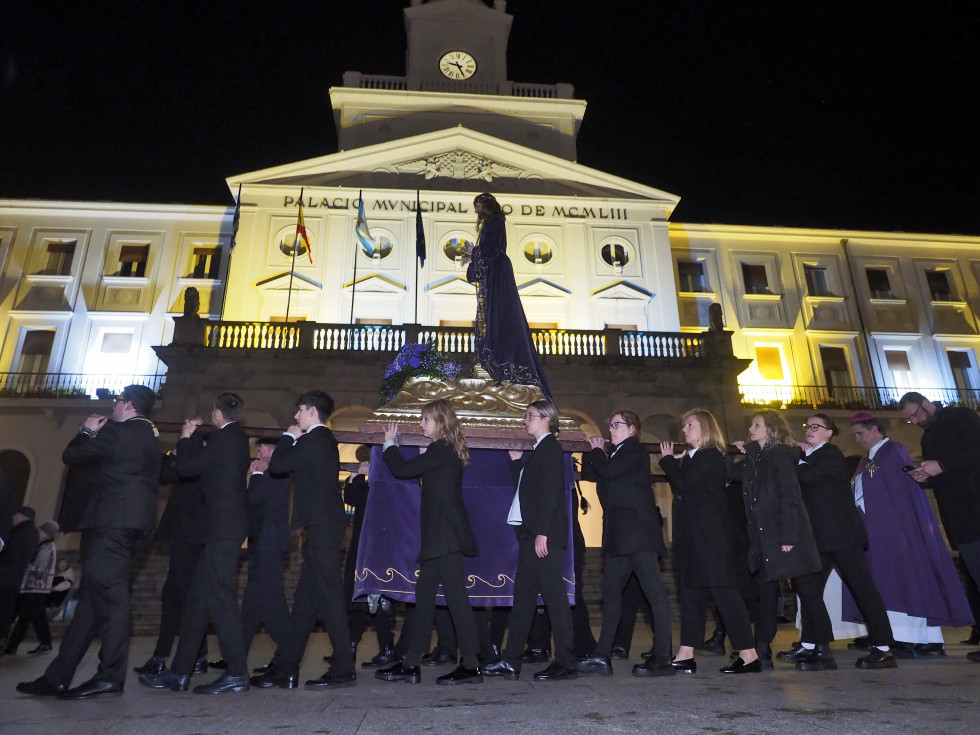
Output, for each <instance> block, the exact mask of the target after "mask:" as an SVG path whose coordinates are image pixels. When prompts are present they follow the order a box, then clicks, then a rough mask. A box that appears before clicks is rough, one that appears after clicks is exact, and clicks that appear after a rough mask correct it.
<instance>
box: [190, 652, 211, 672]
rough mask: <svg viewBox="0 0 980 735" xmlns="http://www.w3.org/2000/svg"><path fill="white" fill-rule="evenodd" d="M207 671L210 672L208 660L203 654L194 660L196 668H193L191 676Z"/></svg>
mask: <svg viewBox="0 0 980 735" xmlns="http://www.w3.org/2000/svg"><path fill="white" fill-rule="evenodd" d="M206 673H208V660H207V658H205V657H204V656H201V658H199V659H198V660H197V661H195V662H194V668H193V669H191V676H193V675H194V674H206Z"/></svg>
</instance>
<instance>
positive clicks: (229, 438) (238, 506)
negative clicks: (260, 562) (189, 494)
mask: <svg viewBox="0 0 980 735" xmlns="http://www.w3.org/2000/svg"><path fill="white" fill-rule="evenodd" d="M250 462H251V456H250V451H249V446H248V437H246V436H245V432H244V431H242V427H241V424H239V423H238V422H237V421H233V422H231V423H229V424H225V426H224V427H223V428H221V429H216V430H215V431H212V432H211V434H210V436H208V438H207V443H205V441H204V438H203V437H201V436H200V435H198V434H194V435H192V436H190V437H188V438H186V439H181V440H180V441H178V442H177V472H178V473H179V474H180V475H181V476H183V477H197V478H199V479H198V482H199V483H200V486H201V495H202V496H203V498H204V507H205V508H206V509H207V531H206V532H205V537H204V540H205V543H207V542H208V541H231V540H235V541H238V542H239V543H241V542H242V541H244V540H245V536H246V535H247V534H248V512H247V511H246V509H245V474H246V473H247V472H248V466H249V463H250Z"/></svg>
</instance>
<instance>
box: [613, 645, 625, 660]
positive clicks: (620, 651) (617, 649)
mask: <svg viewBox="0 0 980 735" xmlns="http://www.w3.org/2000/svg"><path fill="white" fill-rule="evenodd" d="M629 657H630V652H629V651H628V650H627V649H625V648H623V647H622V646H613V647H612V650H611V651H610V652H609V658H621V659H628V658H629Z"/></svg>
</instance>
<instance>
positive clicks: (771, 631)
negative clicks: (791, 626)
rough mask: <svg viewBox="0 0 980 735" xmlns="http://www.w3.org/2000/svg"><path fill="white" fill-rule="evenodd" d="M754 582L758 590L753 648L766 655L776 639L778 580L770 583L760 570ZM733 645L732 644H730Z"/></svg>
mask: <svg viewBox="0 0 980 735" xmlns="http://www.w3.org/2000/svg"><path fill="white" fill-rule="evenodd" d="M754 577H755V582H756V584H757V585H758V588H759V612H758V615H757V616H756V620H755V646H756V648H757V649H758V650H759V654H760V655H762V654H764V653H766V651H767V650H768V649H769V646H770V644H772V639H773V638H775V637H776V603H777V602H778V601H779V580H775V581H772V582H770V581H769V580H767V579H766V578H765V571H764V570H762V569H760V570H759V571H758V572H756V573H755V575H754ZM732 645H734V643H733V644H732Z"/></svg>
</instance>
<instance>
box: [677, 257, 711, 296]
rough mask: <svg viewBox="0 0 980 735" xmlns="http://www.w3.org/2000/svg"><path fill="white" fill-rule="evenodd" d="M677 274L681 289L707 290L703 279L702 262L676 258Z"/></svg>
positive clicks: (691, 291) (688, 291)
mask: <svg viewBox="0 0 980 735" xmlns="http://www.w3.org/2000/svg"><path fill="white" fill-rule="evenodd" d="M677 276H678V280H679V281H680V290H681V291H686V292H687V293H703V292H705V291H707V290H708V289H707V287H706V284H705V281H704V263H697V262H692V261H690V260H686V261H685V260H678V261H677Z"/></svg>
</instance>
